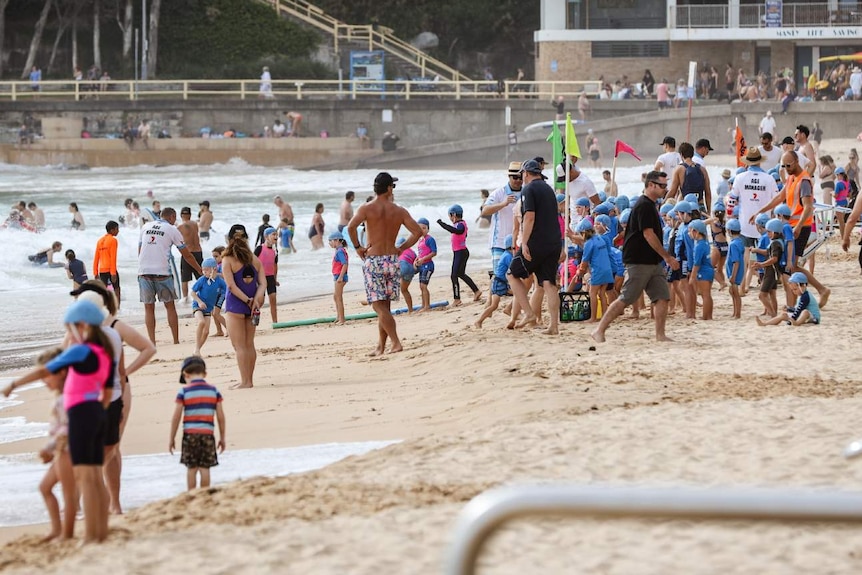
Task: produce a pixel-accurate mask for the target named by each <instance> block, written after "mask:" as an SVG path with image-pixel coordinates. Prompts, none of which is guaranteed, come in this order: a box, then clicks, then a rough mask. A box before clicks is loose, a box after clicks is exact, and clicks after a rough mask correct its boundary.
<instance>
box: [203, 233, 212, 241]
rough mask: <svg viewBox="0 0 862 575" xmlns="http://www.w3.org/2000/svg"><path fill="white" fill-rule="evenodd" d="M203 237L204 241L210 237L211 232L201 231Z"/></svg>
mask: <svg viewBox="0 0 862 575" xmlns="http://www.w3.org/2000/svg"><path fill="white" fill-rule="evenodd" d="M201 239H202V240H204V241H207V240H209V239H210V233H209V232H201Z"/></svg>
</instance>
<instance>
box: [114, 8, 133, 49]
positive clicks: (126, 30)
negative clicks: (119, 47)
mask: <svg viewBox="0 0 862 575" xmlns="http://www.w3.org/2000/svg"><path fill="white" fill-rule="evenodd" d="M114 14H115V16H114V18H115V19H116V20H117V26H119V27H120V31H121V32H122V33H123V59H124V60H128V59H129V53H130V52H131V51H132V31H133V26H132V15H133V14H134V7H133V6H132V0H125V8H124V10H123V19H122V20H120V0H115V1H114Z"/></svg>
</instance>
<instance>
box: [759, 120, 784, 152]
mask: <svg viewBox="0 0 862 575" xmlns="http://www.w3.org/2000/svg"><path fill="white" fill-rule="evenodd" d="M758 130H759V132H760V135H761V136H762V135H763V134H765V133H766V132H769V133H770V134H774V133H775V118H773V117H772V110H767V111H766V115H765V116H763V119H762V120H760V127H759V128H758ZM779 159H780V158H779ZM767 165H768V164H767Z"/></svg>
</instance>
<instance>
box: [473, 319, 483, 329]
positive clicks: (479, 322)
mask: <svg viewBox="0 0 862 575" xmlns="http://www.w3.org/2000/svg"><path fill="white" fill-rule="evenodd" d="M473 327H475V328H478V329H482V322H481V321H477V322H476V323H474V324H473Z"/></svg>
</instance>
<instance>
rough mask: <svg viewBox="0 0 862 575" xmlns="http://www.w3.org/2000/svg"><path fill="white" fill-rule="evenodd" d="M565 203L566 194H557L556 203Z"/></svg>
mask: <svg viewBox="0 0 862 575" xmlns="http://www.w3.org/2000/svg"><path fill="white" fill-rule="evenodd" d="M565 201H566V194H557V203H558V204H559V203H560V202H565Z"/></svg>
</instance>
